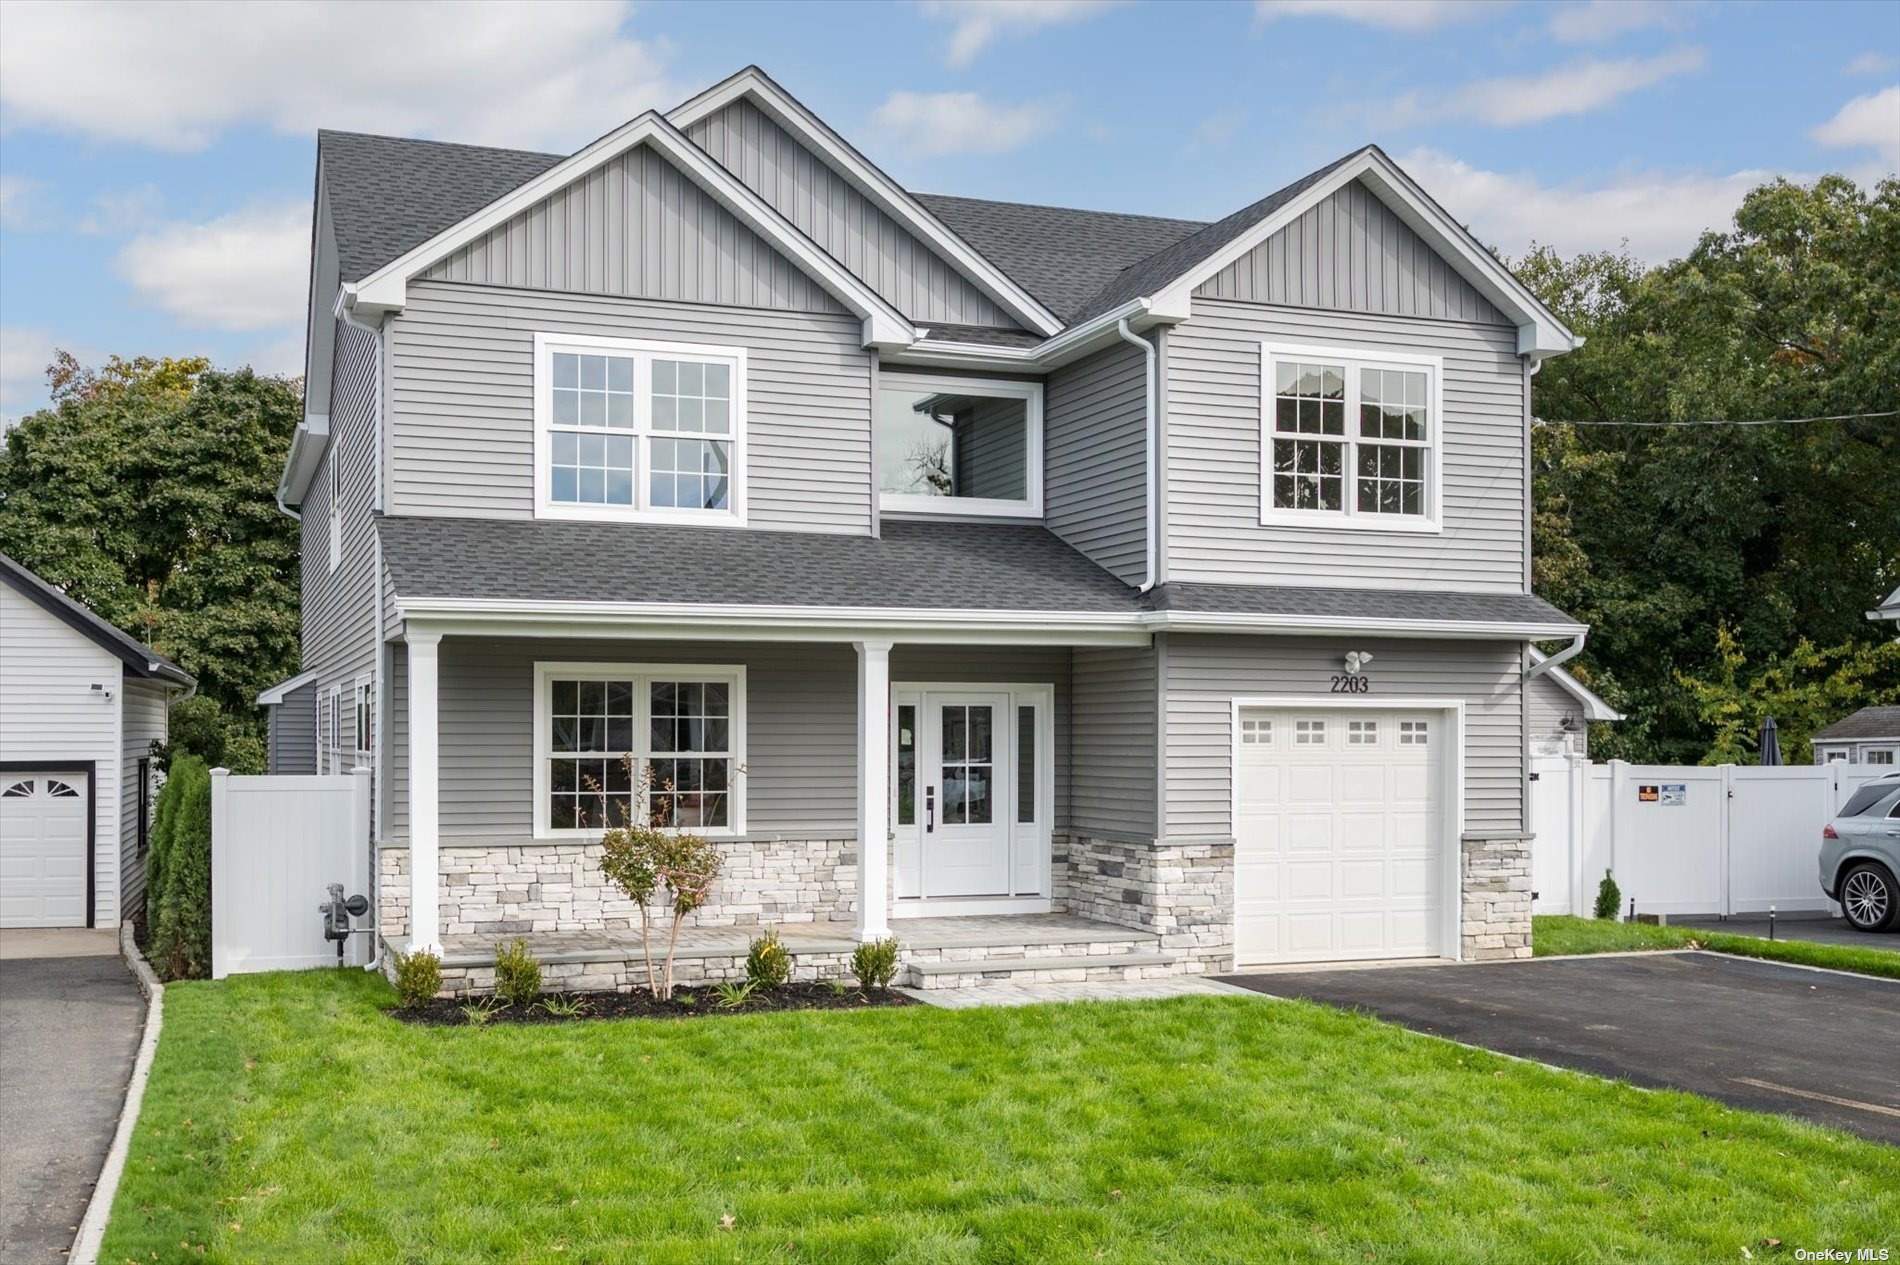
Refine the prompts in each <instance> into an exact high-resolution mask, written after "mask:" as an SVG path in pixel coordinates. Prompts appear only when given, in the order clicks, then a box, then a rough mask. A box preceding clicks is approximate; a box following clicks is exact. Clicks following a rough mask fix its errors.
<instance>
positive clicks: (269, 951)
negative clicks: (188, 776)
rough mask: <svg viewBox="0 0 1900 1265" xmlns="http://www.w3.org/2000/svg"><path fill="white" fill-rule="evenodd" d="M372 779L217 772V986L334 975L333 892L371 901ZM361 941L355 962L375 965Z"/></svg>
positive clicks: (355, 942)
mask: <svg viewBox="0 0 1900 1265" xmlns="http://www.w3.org/2000/svg"><path fill="white" fill-rule="evenodd" d="M369 879H370V874H369V770H368V769H357V770H356V771H355V772H354V773H350V774H344V775H341V776H333V777H286V776H271V777H244V776H235V775H233V774H231V773H230V772H228V771H227V770H224V769H213V770H212V771H211V977H212V978H213V979H223V978H224V977H225V976H227V975H232V974H238V973H242V972H246V971H283V970H295V969H298V968H302V967H311V966H331V965H334V964H335V962H336V960H337V958H336V943H335V942H334V941H331V940H325V939H324V938H323V916H322V914H321V913H320V912H319V911H318V906H320V905H322V904H323V902H324V901H326V900H328V899H329V890H328V884H331V883H341V884H343V894H344V895H345V896H354V895H356V894H358V893H362V894H364V895H368V894H369ZM368 940H369V937H368V936H351V937H350V939H349V941H348V942H346V943H345V946H344V958H343V960H344V961H345V962H348V963H350V964H352V965H362V964H363V963H365V962H367V961H368V960H369V958H368V953H369V945H368Z"/></svg>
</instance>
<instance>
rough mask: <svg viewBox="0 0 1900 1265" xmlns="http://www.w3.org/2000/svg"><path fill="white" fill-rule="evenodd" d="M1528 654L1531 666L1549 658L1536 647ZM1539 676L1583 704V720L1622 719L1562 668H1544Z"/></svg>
mask: <svg viewBox="0 0 1900 1265" xmlns="http://www.w3.org/2000/svg"><path fill="white" fill-rule="evenodd" d="M1530 652H1531V663H1532V664H1539V663H1542V662H1543V661H1544V660H1545V659H1547V658H1549V656H1548V655H1546V654H1545V653H1544V652H1543V651H1542V650H1539V649H1538V648H1537V647H1536V646H1532V647H1530ZM1541 675H1543V676H1547V677H1549V678H1550V679H1551V680H1552V681H1555V682H1556V683H1557V684H1558V685H1561V686H1562V687H1563V688H1564V690H1565V691H1566V692H1567V693H1569V695H1570V696H1571V697H1572V698H1574V699H1576V700H1577V701H1578V702H1579V703H1582V704H1583V718H1584V719H1585V720H1596V721H1615V720H1622V719H1623V713H1622V712H1619V711H1617V710H1616V709H1615V708H1614V707H1611V706H1610V705H1609V704H1608V703H1606V702H1604V701H1603V700H1602V699H1601V698H1599V697H1597V695H1596V694H1595V693H1594V692H1593V691H1592V690H1591V689H1590V687H1589V686H1587V685H1585V684H1584V683H1583V682H1582V681H1579V680H1578V679H1577V678H1576V677H1574V676H1571V675H1570V674H1569V673H1568V672H1566V671H1564V670H1563V669H1562V668H1546V669H1544V671H1543V673H1542V674H1541Z"/></svg>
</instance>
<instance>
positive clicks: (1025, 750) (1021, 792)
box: [1016, 706, 1036, 825]
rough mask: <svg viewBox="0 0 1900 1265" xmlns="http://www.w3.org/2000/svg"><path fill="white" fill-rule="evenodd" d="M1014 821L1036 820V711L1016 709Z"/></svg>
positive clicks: (1023, 822) (1024, 823) (1024, 822)
mask: <svg viewBox="0 0 1900 1265" xmlns="http://www.w3.org/2000/svg"><path fill="white" fill-rule="evenodd" d="M1016 820H1017V821H1018V822H1019V823H1021V824H1023V825H1029V824H1031V823H1033V822H1034V821H1035V820H1036V709H1035V708H1034V707H1033V706H1032V707H1018V708H1017V709H1016Z"/></svg>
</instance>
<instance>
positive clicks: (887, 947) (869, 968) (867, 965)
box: [851, 936, 898, 989]
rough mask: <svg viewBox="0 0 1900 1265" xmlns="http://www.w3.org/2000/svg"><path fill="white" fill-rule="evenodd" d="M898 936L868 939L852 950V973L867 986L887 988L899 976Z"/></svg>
mask: <svg viewBox="0 0 1900 1265" xmlns="http://www.w3.org/2000/svg"><path fill="white" fill-rule="evenodd" d="M897 950H898V944H897V937H896V936H885V937H884V938H883V939H882V940H868V941H866V942H865V943H863V944H860V945H859V946H858V947H857V948H855V949H853V950H852V951H851V973H852V974H853V975H856V976H857V977H858V983H859V984H860V985H862V986H863V987H865V988H876V989H885V988H889V987H890V986H891V981H892V980H894V979H896V978H897Z"/></svg>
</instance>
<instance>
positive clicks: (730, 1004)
mask: <svg viewBox="0 0 1900 1265" xmlns="http://www.w3.org/2000/svg"><path fill="white" fill-rule="evenodd" d="M757 987H758V985H757V984H754V983H753V982H752V981H751V980H747V981H746V982H745V983H743V984H741V983H739V982H738V981H737V980H723V981H721V982H720V983H717V984H714V985H713V986H712V990H713V992H715V993H717V994H718V995H719V1001H718V1006H719V1008H720V1009H721V1010H737V1009H739V1007H741V1006H743V1005H745V1004H746V1002H748V1001H750V1000H751V998H752V990H753V989H755V988H757Z"/></svg>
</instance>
